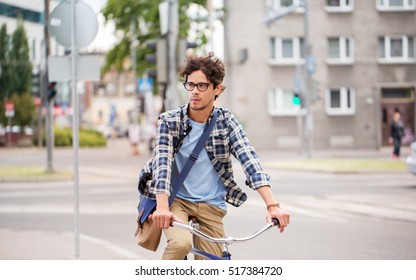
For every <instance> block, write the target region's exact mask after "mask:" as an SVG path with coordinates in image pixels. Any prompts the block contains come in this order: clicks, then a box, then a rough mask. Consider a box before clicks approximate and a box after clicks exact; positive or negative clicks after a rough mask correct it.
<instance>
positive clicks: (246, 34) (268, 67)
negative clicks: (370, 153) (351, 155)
mask: <svg viewBox="0 0 416 280" xmlns="http://www.w3.org/2000/svg"><path fill="white" fill-rule="evenodd" d="M415 2H416V1H415V0H365V1H364V0H309V1H308V21H307V22H308V25H307V27H308V28H307V29H308V33H307V34H308V35H309V36H308V39H309V42H310V45H311V54H312V57H313V59H312V60H306V59H305V57H304V51H303V46H304V44H305V28H304V27H305V24H304V23H305V21H304V19H305V17H304V15H305V10H304V9H303V8H301V7H300V8H298V9H295V10H294V11H293V12H292V13H290V14H288V15H286V16H284V17H282V18H280V19H278V20H276V21H275V22H274V23H273V24H271V25H269V26H267V25H266V24H265V23H264V20H265V19H266V18H267V16H269V15H270V13H273V12H276V11H277V12H280V11H285V9H288V8H290V7H292V6H294V7H297V6H300V5H301V4H302V3H303V0H261V1H253V0H225V8H226V10H227V12H228V14H227V18H226V21H225V42H226V63H227V74H228V76H227V78H226V85H227V87H228V88H227V90H226V92H225V93H224V94H223V96H222V97H221V99H222V100H221V102H223V104H222V105H224V106H226V107H230V108H231V109H232V110H233V112H234V114H236V115H237V116H238V117H239V119H240V120H241V121H242V124H243V126H244V127H245V129H246V131H247V133H248V134H249V135H250V139H251V141H252V143H253V144H254V145H255V146H256V147H259V148H276V149H289V148H291V149H298V148H300V147H305V145H306V144H305V143H306V142H307V141H305V140H304V138H305V136H304V135H303V131H304V128H305V127H306V125H305V118H304V116H305V109H299V106H297V105H294V104H293V103H292V98H293V95H294V92H295V91H296V92H297V91H298V90H296V89H297V88H299V86H298V85H299V81H301V82H302V81H303V80H304V79H303V78H301V79H299V77H302V75H300V73H303V72H302V67H300V66H305V65H307V66H308V68H310V72H309V73H310V76H309V77H310V82H309V87H308V89H309V92H310V95H309V96H311V101H312V102H311V103H312V104H311V107H310V112H311V116H312V118H311V119H312V122H311V127H312V136H311V143H312V147H313V149H331V148H337V149H364V148H365V149H378V148H380V147H382V146H385V145H388V142H387V139H388V137H389V123H390V121H391V120H392V115H393V112H394V111H395V110H399V111H400V112H401V113H402V119H403V121H404V123H405V139H404V140H405V144H407V143H409V142H410V141H411V140H412V139H414V134H415V131H416V127H415V115H416V113H415V108H416V107H415V103H416V94H415V87H416V4H415ZM305 61H311V63H305ZM312 66H313V67H312ZM296 77H298V78H297V79H295V78H296Z"/></svg>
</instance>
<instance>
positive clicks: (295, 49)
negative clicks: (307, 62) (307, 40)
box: [270, 37, 304, 65]
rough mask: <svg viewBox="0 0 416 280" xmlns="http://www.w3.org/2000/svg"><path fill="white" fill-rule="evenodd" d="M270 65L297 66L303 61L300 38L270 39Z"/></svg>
mask: <svg viewBox="0 0 416 280" xmlns="http://www.w3.org/2000/svg"><path fill="white" fill-rule="evenodd" d="M270 50H271V53H270V64H283V65H284V64H292V65H294V64H299V63H302V62H303V61H304V60H303V58H304V56H303V39H302V38H274V37H273V38H271V39H270Z"/></svg>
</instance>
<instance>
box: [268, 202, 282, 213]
mask: <svg viewBox="0 0 416 280" xmlns="http://www.w3.org/2000/svg"><path fill="white" fill-rule="evenodd" d="M274 207H276V208H280V203H271V204H267V211H270V209H272V208H274Z"/></svg>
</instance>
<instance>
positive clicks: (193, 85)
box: [183, 82, 212, 92]
mask: <svg viewBox="0 0 416 280" xmlns="http://www.w3.org/2000/svg"><path fill="white" fill-rule="evenodd" d="M210 84H212V83H197V84H194V83H192V82H184V83H183V87H184V88H185V89H186V90H187V91H193V90H194V88H195V87H196V88H197V89H198V90H199V91H200V92H204V91H207V90H208V87H209V86H210ZM187 86H191V87H192V88H189V89H188V88H187ZM200 86H206V88H205V89H203V88H202V89H201V88H200Z"/></svg>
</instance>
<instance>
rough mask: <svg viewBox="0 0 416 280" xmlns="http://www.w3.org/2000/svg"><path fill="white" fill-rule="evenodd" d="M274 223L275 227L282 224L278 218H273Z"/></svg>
mask: <svg viewBox="0 0 416 280" xmlns="http://www.w3.org/2000/svg"><path fill="white" fill-rule="evenodd" d="M272 223H273V225H274V226H278V225H279V224H280V223H279V220H278V219H276V218H273V219H272Z"/></svg>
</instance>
